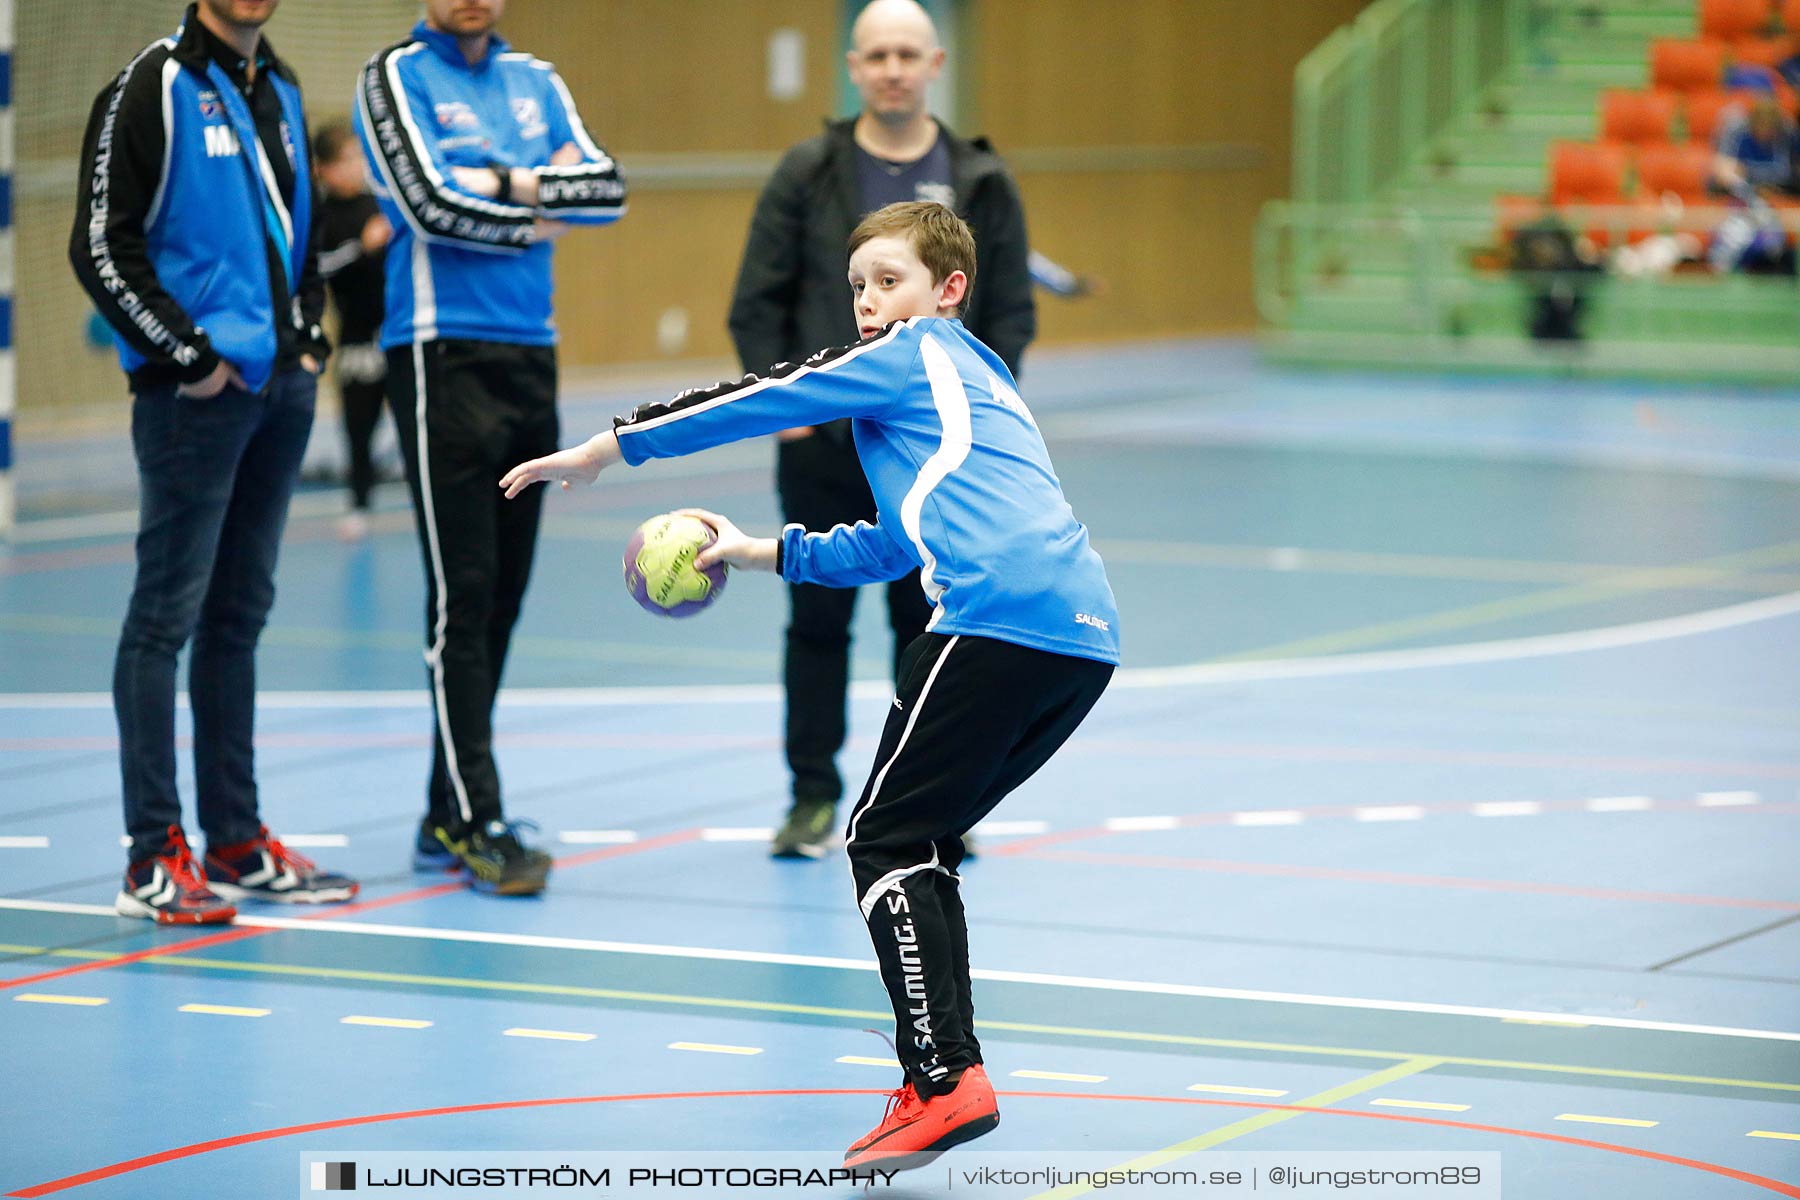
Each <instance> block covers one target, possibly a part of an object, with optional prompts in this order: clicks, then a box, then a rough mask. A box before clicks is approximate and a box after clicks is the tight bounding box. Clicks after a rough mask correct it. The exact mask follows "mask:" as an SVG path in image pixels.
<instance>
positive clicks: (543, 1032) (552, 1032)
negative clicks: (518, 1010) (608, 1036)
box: [501, 1027, 599, 1042]
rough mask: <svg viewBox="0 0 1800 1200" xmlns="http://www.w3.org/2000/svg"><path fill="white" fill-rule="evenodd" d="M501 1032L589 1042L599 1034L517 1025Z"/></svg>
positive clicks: (547, 1039)
mask: <svg viewBox="0 0 1800 1200" xmlns="http://www.w3.org/2000/svg"><path fill="white" fill-rule="evenodd" d="M501 1033H503V1034H504V1035H505V1036H507V1037H520V1038H543V1039H544V1040H546V1041H551V1042H591V1041H593V1040H594V1039H595V1038H596V1037H598V1036H599V1035H598V1034H593V1033H570V1032H569V1031H568V1030H566V1029H524V1028H519V1027H514V1028H512V1029H503V1030H501Z"/></svg>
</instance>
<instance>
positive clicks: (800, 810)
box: [769, 800, 837, 858]
mask: <svg viewBox="0 0 1800 1200" xmlns="http://www.w3.org/2000/svg"><path fill="white" fill-rule="evenodd" d="M836 825H837V805H836V804H834V803H832V802H831V801H829V800H796V801H794V807H792V808H790V809H788V815H787V820H786V821H783V822H782V824H781V828H780V829H778V830H776V831H775V840H774V841H773V842H771V843H769V856H770V857H771V858H824V857H825V851H826V849H827V848H828V847H829V846H830V845H831V833H832V829H833V827H834V826H836Z"/></svg>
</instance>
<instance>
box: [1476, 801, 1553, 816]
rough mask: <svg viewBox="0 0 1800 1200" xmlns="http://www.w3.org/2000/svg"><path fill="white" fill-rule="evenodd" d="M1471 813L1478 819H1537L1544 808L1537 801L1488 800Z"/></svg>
mask: <svg viewBox="0 0 1800 1200" xmlns="http://www.w3.org/2000/svg"><path fill="white" fill-rule="evenodd" d="M1470 811H1471V812H1473V813H1474V814H1475V815H1476V816H1478V817H1535V816H1537V815H1538V814H1539V813H1541V812H1543V811H1544V806H1543V804H1542V803H1541V802H1539V801H1537V800H1486V801H1483V802H1482V803H1480V804H1477V805H1476V806H1475V807H1474V808H1472V809H1470Z"/></svg>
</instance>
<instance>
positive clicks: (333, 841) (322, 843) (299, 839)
mask: <svg viewBox="0 0 1800 1200" xmlns="http://www.w3.org/2000/svg"><path fill="white" fill-rule="evenodd" d="M277 840H278V841H279V842H280V843H281V844H282V845H284V846H297V847H299V848H300V849H302V850H316V849H320V848H324V849H332V848H340V849H341V848H342V847H344V846H348V845H349V844H350V839H349V838H348V837H347V836H346V835H344V834H341V833H284V834H282V835H281V837H280V838H278V839H277Z"/></svg>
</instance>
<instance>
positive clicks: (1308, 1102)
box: [1031, 1058, 1444, 1200]
mask: <svg viewBox="0 0 1800 1200" xmlns="http://www.w3.org/2000/svg"><path fill="white" fill-rule="evenodd" d="M1443 1061H1444V1060H1443V1059H1441V1058H1409V1059H1407V1060H1406V1061H1405V1062H1402V1063H1395V1064H1394V1065H1393V1066H1391V1067H1389V1068H1387V1069H1386V1070H1384V1071H1376V1072H1375V1073H1374V1074H1373V1075H1364V1076H1363V1077H1362V1078H1360V1079H1352V1080H1351V1081H1350V1082H1348V1083H1343V1084H1339V1085H1338V1086H1337V1087H1334V1088H1329V1089H1327V1090H1326V1091H1323V1092H1319V1093H1318V1094H1316V1095H1312V1096H1308V1097H1307V1098H1306V1099H1304V1100H1296V1101H1294V1108H1284V1109H1278V1110H1272V1111H1268V1112H1260V1113H1257V1114H1256V1115H1255V1116H1251V1117H1245V1118H1244V1119H1243V1120H1241V1121H1233V1122H1232V1123H1231V1124H1229V1125H1225V1126H1222V1127H1221V1128H1218V1129H1215V1130H1213V1131H1212V1132H1211V1133H1203V1134H1201V1135H1200V1136H1199V1137H1194V1138H1189V1139H1188V1140H1187V1141H1185V1142H1177V1143H1175V1144H1174V1145H1173V1146H1166V1147H1164V1148H1163V1149H1161V1150H1155V1151H1152V1152H1151V1153H1149V1154H1143V1155H1139V1156H1138V1157H1137V1158H1134V1159H1132V1160H1131V1161H1129V1162H1122V1163H1119V1164H1117V1165H1116V1166H1114V1167H1112V1168H1110V1169H1111V1170H1114V1171H1154V1170H1155V1169H1157V1168H1158V1167H1162V1166H1166V1165H1168V1164H1169V1163H1172V1162H1174V1161H1175V1160H1176V1159H1179V1158H1185V1157H1187V1156H1188V1155H1190V1154H1195V1153H1198V1152H1199V1151H1201V1150H1210V1149H1212V1148H1213V1147H1214V1146H1220V1145H1223V1144H1224V1143H1226V1142H1229V1141H1234V1140H1236V1139H1237V1138H1241V1137H1243V1136H1244V1135H1245V1134H1250V1133H1255V1132H1256V1131H1257V1130H1259V1129H1267V1128H1268V1127H1269V1126H1271V1125H1279V1124H1281V1123H1282V1122H1283V1121H1290V1120H1292V1119H1293V1118H1295V1117H1298V1116H1302V1115H1304V1114H1302V1113H1299V1112H1296V1111H1294V1109H1295V1108H1330V1107H1331V1106H1332V1105H1334V1104H1336V1103H1338V1101H1340V1100H1347V1099H1349V1098H1350V1097H1351V1096H1356V1095H1360V1094H1362V1093H1363V1092H1369V1091H1374V1090H1375V1089H1376V1088H1378V1087H1382V1086H1384V1085H1386V1084H1390V1083H1393V1082H1394V1081H1395V1080H1398V1079H1406V1078H1409V1077H1410V1076H1413V1075H1418V1074H1421V1073H1422V1072H1425V1071H1429V1070H1431V1068H1433V1067H1436V1066H1441V1065H1442V1064H1443ZM1093 1190H1094V1188H1093V1187H1092V1186H1091V1185H1087V1184H1070V1185H1067V1186H1064V1187H1059V1188H1052V1189H1051V1190H1049V1191H1047V1192H1039V1193H1038V1194H1037V1195H1035V1196H1033V1197H1031V1200H1066V1198H1067V1197H1070V1196H1084V1195H1086V1194H1087V1193H1089V1192H1091V1191H1093Z"/></svg>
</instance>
